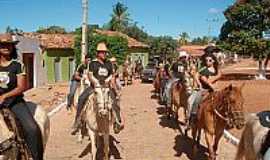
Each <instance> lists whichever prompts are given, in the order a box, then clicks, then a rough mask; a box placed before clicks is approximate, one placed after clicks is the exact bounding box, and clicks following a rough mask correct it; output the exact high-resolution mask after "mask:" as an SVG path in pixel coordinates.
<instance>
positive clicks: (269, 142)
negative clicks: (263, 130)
mask: <svg viewBox="0 0 270 160" xmlns="http://www.w3.org/2000/svg"><path fill="white" fill-rule="evenodd" d="M269 147H270V130H269V131H268V133H267V134H266V136H265V139H264V142H263V143H262V146H261V151H260V152H261V155H265V153H266V152H267V150H268V148H269Z"/></svg>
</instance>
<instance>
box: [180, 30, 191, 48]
mask: <svg viewBox="0 0 270 160" xmlns="http://www.w3.org/2000/svg"><path fill="white" fill-rule="evenodd" d="M179 37H180V38H179V44H180V45H181V46H182V45H186V44H187V43H188V41H189V39H190V37H189V35H188V33H187V32H182V33H181V34H180V35H179Z"/></svg>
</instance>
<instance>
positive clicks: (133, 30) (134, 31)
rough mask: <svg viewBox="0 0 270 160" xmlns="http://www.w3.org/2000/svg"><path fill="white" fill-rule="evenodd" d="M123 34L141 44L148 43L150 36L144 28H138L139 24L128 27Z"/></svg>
mask: <svg viewBox="0 0 270 160" xmlns="http://www.w3.org/2000/svg"><path fill="white" fill-rule="evenodd" d="M123 33H125V34H127V35H128V36H129V37H132V38H134V39H136V40H138V41H140V42H147V39H148V34H147V33H146V32H145V31H144V30H143V29H142V28H140V27H138V25H137V23H133V24H130V25H128V27H126V29H125V30H124V31H123Z"/></svg>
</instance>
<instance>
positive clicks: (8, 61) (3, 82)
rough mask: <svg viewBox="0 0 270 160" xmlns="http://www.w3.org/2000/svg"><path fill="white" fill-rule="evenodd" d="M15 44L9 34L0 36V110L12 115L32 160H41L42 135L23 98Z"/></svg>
mask: <svg viewBox="0 0 270 160" xmlns="http://www.w3.org/2000/svg"><path fill="white" fill-rule="evenodd" d="M16 42H17V41H14V37H13V36H11V35H10V34H4V35H0V109H1V108H8V109H10V110H11V111H12V112H13V113H14V115H15V117H16V119H17V120H18V122H19V123H20V125H21V126H22V132H23V138H24V139H25V142H26V144H27V146H28V148H29V150H30V152H31V155H32V158H33V160H42V159H43V152H44V149H43V143H42V134H41V130H40V128H39V126H38V124H37V122H36V121H35V120H34V118H33V116H32V114H31V112H30V110H29V108H28V107H27V104H26V102H25V100H24V98H23V92H24V91H25V90H26V89H27V88H26V74H25V71H24V67H23V64H22V63H20V62H18V61H17V60H16V59H17V56H18V55H17V51H16ZM1 129H2V128H1Z"/></svg>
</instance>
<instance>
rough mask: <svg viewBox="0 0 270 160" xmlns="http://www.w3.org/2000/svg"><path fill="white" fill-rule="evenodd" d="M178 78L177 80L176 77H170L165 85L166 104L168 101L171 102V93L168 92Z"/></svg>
mask: <svg viewBox="0 0 270 160" xmlns="http://www.w3.org/2000/svg"><path fill="white" fill-rule="evenodd" d="M178 80H179V79H178V78H173V79H170V80H169V81H168V83H167V86H166V87H165V95H166V98H167V105H168V106H170V103H171V94H170V93H171V88H172V84H173V83H174V82H176V81H178Z"/></svg>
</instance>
